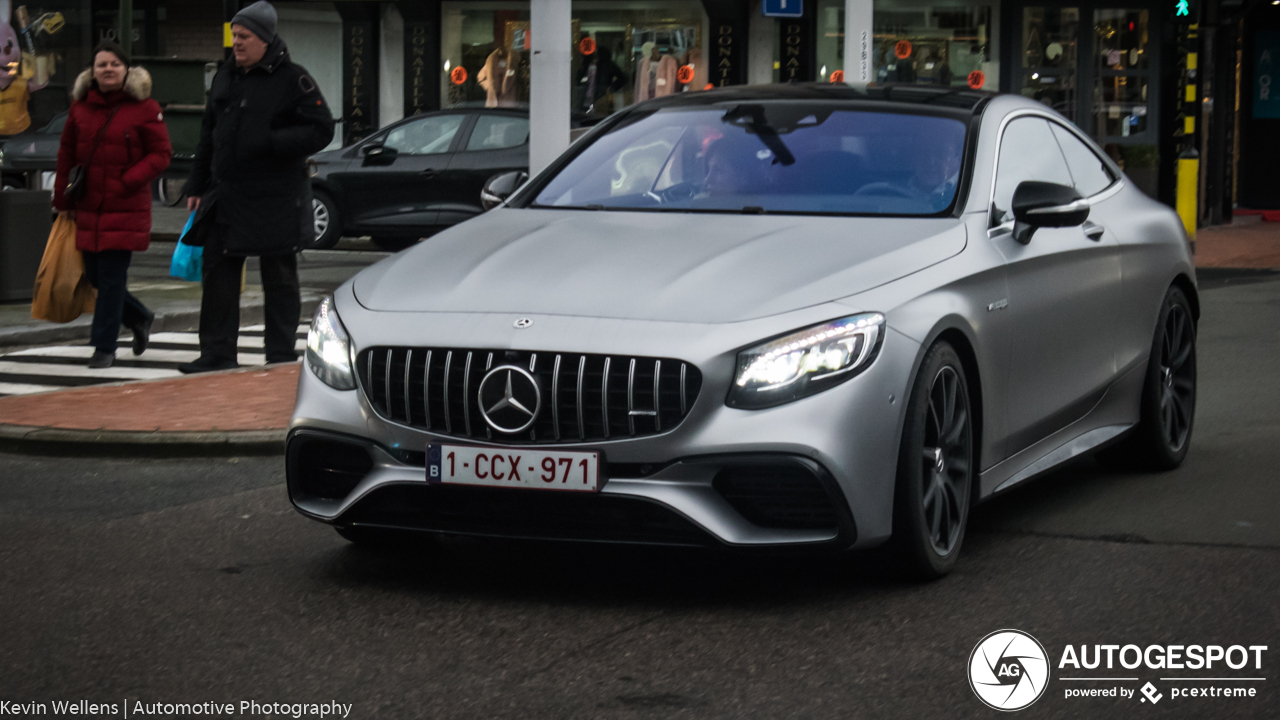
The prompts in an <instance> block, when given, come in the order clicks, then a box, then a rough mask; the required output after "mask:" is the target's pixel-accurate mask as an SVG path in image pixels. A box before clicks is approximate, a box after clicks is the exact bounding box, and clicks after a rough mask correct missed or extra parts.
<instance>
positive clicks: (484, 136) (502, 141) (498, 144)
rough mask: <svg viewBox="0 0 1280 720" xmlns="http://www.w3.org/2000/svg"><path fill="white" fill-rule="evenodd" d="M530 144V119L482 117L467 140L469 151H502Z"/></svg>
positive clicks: (478, 119)
mask: <svg viewBox="0 0 1280 720" xmlns="http://www.w3.org/2000/svg"><path fill="white" fill-rule="evenodd" d="M526 142H529V118H522V117H509V116H506V115H481V116H480V117H478V118H476V126H475V128H474V129H473V130H472V131H471V138H470V139H468V140H467V150H502V149H503V148H513V147H517V146H520V145H523V144H525V143H526Z"/></svg>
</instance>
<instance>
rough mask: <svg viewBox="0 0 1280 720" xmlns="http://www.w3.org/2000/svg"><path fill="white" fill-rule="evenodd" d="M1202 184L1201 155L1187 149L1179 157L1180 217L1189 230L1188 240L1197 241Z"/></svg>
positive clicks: (1178, 207) (1178, 200)
mask: <svg viewBox="0 0 1280 720" xmlns="http://www.w3.org/2000/svg"><path fill="white" fill-rule="evenodd" d="M1199 184H1200V153H1198V152H1196V151H1195V149H1194V148H1187V149H1186V150H1183V151H1182V154H1180V155H1178V195H1177V209H1178V216H1179V217H1181V218H1182V226H1183V227H1184V228H1186V230H1187V240H1189V241H1190V242H1193V243H1194V242H1195V240H1196V218H1197V217H1199V212H1198V210H1199V208H1197V197H1198V190H1199Z"/></svg>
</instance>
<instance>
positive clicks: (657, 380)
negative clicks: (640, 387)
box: [653, 360, 662, 432]
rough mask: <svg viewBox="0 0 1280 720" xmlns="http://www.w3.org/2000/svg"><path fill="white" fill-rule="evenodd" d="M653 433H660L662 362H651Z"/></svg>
mask: <svg viewBox="0 0 1280 720" xmlns="http://www.w3.org/2000/svg"><path fill="white" fill-rule="evenodd" d="M653 431H654V432H662V361H661V360H654V361H653Z"/></svg>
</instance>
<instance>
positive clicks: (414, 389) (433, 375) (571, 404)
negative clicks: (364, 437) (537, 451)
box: [356, 347, 702, 443]
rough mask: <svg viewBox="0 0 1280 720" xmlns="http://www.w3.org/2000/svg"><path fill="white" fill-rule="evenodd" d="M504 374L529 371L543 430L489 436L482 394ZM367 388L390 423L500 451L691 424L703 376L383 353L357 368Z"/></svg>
mask: <svg viewBox="0 0 1280 720" xmlns="http://www.w3.org/2000/svg"><path fill="white" fill-rule="evenodd" d="M500 365H517V366H519V367H522V368H528V370H529V373H530V374H531V375H532V376H533V377H534V379H535V380H536V381H537V383H538V389H539V391H540V392H541V394H542V398H543V400H542V407H541V409H540V410H539V411H538V415H537V417H536V419H535V420H534V423H533V425H532V426H531V427H530V428H529V429H527V430H524V431H522V432H519V433H502V432H498V431H497V430H494V429H492V428H491V427H489V425H488V423H486V422H485V420H484V416H483V415H482V413H481V411H480V404H479V398H478V394H479V387H480V382H481V381H482V380H483V379H484V376H485V374H486V373H487V372H488V371H489V370H490V369H491V368H493V367H495V366H500ZM356 371H357V372H358V373H359V377H360V386H361V389H362V390H363V392H364V394H365V397H366V398H368V400H369V403H370V404H371V405H372V406H373V409H374V411H375V412H377V413H378V415H380V416H381V417H383V418H386V419H388V420H392V421H394V422H398V423H402V424H404V425H409V426H412V427H416V428H420V429H423V430H430V431H432V432H435V433H440V434H442V435H452V436H454V437H459V438H470V439H476V440H486V441H494V442H511V443H557V442H561V443H568V442H591V441H598V440H608V439H617V438H629V437H644V436H646V435H655V434H657V433H661V432H665V431H668V430H671V429H673V428H675V427H676V426H677V425H679V424H680V422H681V421H683V420H684V418H685V417H686V416H687V415H688V414H689V410H690V409H692V407H693V403H694V401H695V400H696V399H697V397H698V391H699V390H700V389H701V387H702V373H700V372H698V369H697V368H696V367H694V366H693V365H690V364H689V363H686V362H682V361H680V360H671V359H667V358H647V357H630V356H618V355H584V354H579V353H546V352H536V353H535V352H529V351H524V350H476V349H468V348H416V347H415V348H409V347H390V348H389V347H377V348H370V349H368V350H365V351H363V352H361V353H360V355H359V357H357V359H356Z"/></svg>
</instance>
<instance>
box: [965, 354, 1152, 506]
mask: <svg viewBox="0 0 1280 720" xmlns="http://www.w3.org/2000/svg"><path fill="white" fill-rule="evenodd" d="M1146 369H1147V364H1146V362H1142V363H1139V364H1138V365H1136V366H1134V367H1132V368H1130V369H1129V371H1128V372H1126V373H1125V374H1124V375H1123V376H1121V377H1120V378H1119V379H1118V380H1116V381H1115V382H1114V383H1112V385H1111V387H1109V388H1107V391H1106V392H1105V393H1104V394H1103V396H1102V398H1101V399H1100V400H1099V401H1098V404H1097V405H1095V406H1094V407H1093V409H1092V410H1090V411H1089V412H1088V413H1087V414H1086V415H1085V416H1084V417H1082V418H1080V419H1079V420H1077V421H1075V422H1073V423H1071V424H1070V425H1068V426H1067V427H1065V428H1062V429H1061V430H1059V431H1057V432H1055V433H1053V434H1052V435H1049V436H1048V437H1046V438H1044V439H1043V440H1040V441H1039V442H1037V443H1035V444H1033V445H1031V446H1030V447H1028V448H1026V449H1025V450H1022V451H1021V452H1018V453H1017V454H1015V455H1013V456H1011V457H1009V458H1008V459H1006V460H1004V461H1003V462H1000V463H999V464H997V465H994V466H992V467H990V468H988V469H987V470H986V471H984V472H982V473H981V474H979V476H978V499H979V500H984V499H986V498H988V497H990V496H992V495H995V494H996V493H1001V492H1004V491H1006V490H1008V489H1010V488H1012V487H1014V486H1015V485H1018V484H1019V483H1022V482H1024V481H1026V480H1030V479H1031V478H1033V477H1036V476H1038V475H1042V474H1044V473H1046V472H1048V471H1050V470H1052V469H1053V468H1055V467H1058V466H1059V465H1062V464H1063V463H1065V462H1068V461H1069V460H1072V459H1074V458H1077V457H1079V456H1081V455H1084V454H1085V453H1088V452H1091V451H1093V450H1096V449H1097V448H1099V447H1101V446H1103V445H1105V444H1107V443H1109V442H1111V441H1112V440H1115V439H1116V438H1118V437H1120V436H1121V435H1123V434H1124V433H1126V432H1128V431H1129V430H1130V429H1132V428H1133V427H1134V426H1135V425H1136V424H1137V422H1138V418H1139V412H1140V403H1141V399H1142V384H1143V381H1144V380H1145V379H1146Z"/></svg>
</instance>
